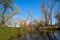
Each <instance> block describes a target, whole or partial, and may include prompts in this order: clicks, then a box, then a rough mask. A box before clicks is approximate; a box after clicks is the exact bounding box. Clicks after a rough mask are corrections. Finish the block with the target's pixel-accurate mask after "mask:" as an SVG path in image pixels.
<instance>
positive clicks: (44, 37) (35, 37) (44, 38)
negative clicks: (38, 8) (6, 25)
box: [12, 31, 60, 40]
mask: <svg viewBox="0 0 60 40" xmlns="http://www.w3.org/2000/svg"><path fill="white" fill-rule="evenodd" d="M59 39H60V33H59V32H50V31H49V32H44V31H39V32H37V31H36V32H34V33H33V34H30V33H27V34H25V35H23V36H19V37H15V38H12V40H59Z"/></svg>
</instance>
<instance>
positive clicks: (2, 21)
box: [1, 7, 6, 25]
mask: <svg viewBox="0 0 60 40" xmlns="http://www.w3.org/2000/svg"><path fill="white" fill-rule="evenodd" d="M5 11H6V7H5V8H4V11H3V13H2V20H1V24H2V25H4V23H5V22H4V20H5V18H4V14H5Z"/></svg>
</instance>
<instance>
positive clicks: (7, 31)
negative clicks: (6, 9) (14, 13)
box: [0, 26, 23, 40]
mask: <svg viewBox="0 0 60 40" xmlns="http://www.w3.org/2000/svg"><path fill="white" fill-rule="evenodd" d="M18 33H21V34H22V33H23V29H22V28H15V27H14V28H13V27H6V26H5V27H2V26H0V40H8V39H9V38H11V37H15V36H17V34H18Z"/></svg>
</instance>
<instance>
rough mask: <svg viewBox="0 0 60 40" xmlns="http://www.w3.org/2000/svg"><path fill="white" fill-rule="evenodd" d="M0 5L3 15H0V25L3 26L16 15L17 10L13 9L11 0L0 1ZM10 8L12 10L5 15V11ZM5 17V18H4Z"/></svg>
mask: <svg viewBox="0 0 60 40" xmlns="http://www.w3.org/2000/svg"><path fill="white" fill-rule="evenodd" d="M0 4H1V5H3V13H2V14H1V17H2V20H1V25H4V24H5V22H6V21H7V20H8V19H10V18H11V17H12V16H13V15H15V14H17V13H18V10H17V8H16V9H15V8H14V6H15V4H14V2H13V0H0ZM8 8H10V9H11V10H12V12H11V13H6V11H8V10H7V9H8ZM5 17H7V18H5Z"/></svg>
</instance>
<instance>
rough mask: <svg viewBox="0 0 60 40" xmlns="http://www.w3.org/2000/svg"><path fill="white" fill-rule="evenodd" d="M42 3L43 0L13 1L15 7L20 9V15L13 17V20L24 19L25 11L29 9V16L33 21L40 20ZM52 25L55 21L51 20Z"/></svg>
mask: <svg viewBox="0 0 60 40" xmlns="http://www.w3.org/2000/svg"><path fill="white" fill-rule="evenodd" d="M43 1H44V2H45V0H15V3H16V5H17V6H18V7H19V8H20V12H21V14H18V15H15V16H14V18H25V17H26V16H27V9H30V11H31V15H32V16H33V17H34V18H35V19H39V18H41V16H42V14H41V12H40V3H41V2H43ZM55 8H56V7H55ZM53 15H54V14H53ZM54 23H55V19H54V18H53V24H54Z"/></svg>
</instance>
